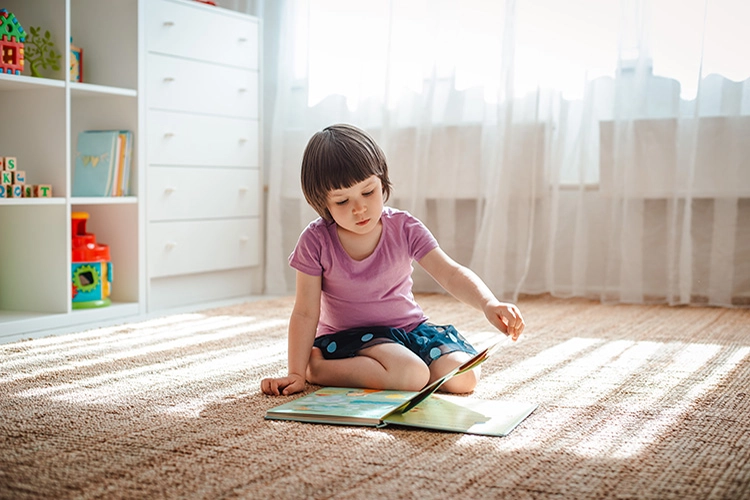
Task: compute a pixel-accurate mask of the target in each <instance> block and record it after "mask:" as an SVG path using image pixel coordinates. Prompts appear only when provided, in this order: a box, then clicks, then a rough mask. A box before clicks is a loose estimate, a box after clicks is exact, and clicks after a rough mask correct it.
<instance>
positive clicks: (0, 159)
mask: <svg viewBox="0 0 750 500" xmlns="http://www.w3.org/2000/svg"><path fill="white" fill-rule="evenodd" d="M3 170H5V157H4V156H0V171H3Z"/></svg>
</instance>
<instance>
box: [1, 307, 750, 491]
mask: <svg viewBox="0 0 750 500" xmlns="http://www.w3.org/2000/svg"><path fill="white" fill-rule="evenodd" d="M419 300H420V302H421V303H422V304H423V306H424V307H425V309H426V311H427V312H428V314H429V315H430V316H431V319H432V320H433V321H435V322H450V323H453V324H455V325H456V326H457V327H458V328H459V330H461V331H462V332H463V333H464V334H465V335H466V336H467V337H468V338H469V339H470V340H472V341H474V343H475V344H478V345H480V346H481V345H483V344H486V343H487V342H488V341H489V339H490V336H491V332H490V328H489V326H488V323H486V321H485V320H484V318H483V317H481V315H480V314H478V313H477V312H475V311H473V310H471V309H469V308H467V307H465V306H463V305H461V304H458V303H457V302H455V301H454V300H453V299H451V298H448V297H444V296H441V295H423V296H419ZM519 304H520V306H521V308H522V311H523V312H524V314H525V318H526V320H527V328H526V333H525V336H524V337H523V338H522V340H521V341H519V342H518V343H516V344H509V345H506V346H504V347H503V348H502V349H501V350H500V351H499V352H498V353H496V354H495V355H494V356H493V357H492V358H491V359H490V360H489V361H487V362H486V363H485V365H484V367H483V378H482V381H481V382H480V385H479V387H478V389H477V391H476V392H475V395H476V396H477V397H481V398H514V399H523V400H529V401H535V402H538V403H539V404H540V406H539V408H538V409H537V411H536V412H535V413H533V414H532V415H531V416H530V417H529V418H528V419H527V420H526V421H525V422H523V423H522V424H521V425H520V426H519V427H518V428H517V429H516V430H515V431H513V433H511V434H510V435H509V436H507V437H505V438H496V437H481V436H470V435H464V434H451V433H438V432H429V431H422V430H417V429H400V428H387V429H382V430H378V429H368V428H357V427H336V426H327V425H314V424H302V423H296V422H282V421H266V420H264V419H263V415H264V413H265V411H266V409H268V408H269V407H271V406H275V405H277V404H280V403H281V402H283V401H286V400H289V398H273V397H267V396H264V395H262V394H260V393H259V390H258V387H259V382H260V379H261V378H262V377H266V376H269V375H278V374H281V373H283V372H284V371H285V365H286V361H285V352H286V325H287V321H288V316H289V313H290V310H291V306H292V300H291V299H290V298H283V299H276V300H269V301H261V302H251V303H246V304H240V305H235V306H231V307H225V308H221V309H214V310H210V311H205V312H201V313H196V314H182V315H174V316H168V317H164V318H160V319H154V320H149V321H146V322H142V323H138V324H129V325H124V326H120V327H112V328H104V329H98V330H92V331H87V332H82V333H79V334H70V335H64V336H58V337H49V338H45V339H39V340H34V341H27V342H19V343H15V344H8V345H3V346H0V497H1V498H8V499H11V498H12V499H24V498H84V499H89V498H148V499H152V498H207V499H215V498H264V499H265V498H283V499H295V498H341V499H344V498H345V499H351V498H355V499H356V498H362V499H370V498H386V499H387V498H415V499H421V498H514V499H524V498H565V499H585V498H592V499H599V498H615V497H616V498H653V499H665V498H675V499H684V498H696V499H705V498H724V499H740V498H750V394H749V392H750V391H749V390H748V389H749V386H750V310H747V309H744V310H733V309H719V308H686V307H666V306H628V305H618V306H610V305H600V304H598V303H595V302H590V301H586V300H559V299H553V298H550V297H529V298H525V299H523V300H522V301H520V303H519ZM311 389H313V387H308V390H311Z"/></svg>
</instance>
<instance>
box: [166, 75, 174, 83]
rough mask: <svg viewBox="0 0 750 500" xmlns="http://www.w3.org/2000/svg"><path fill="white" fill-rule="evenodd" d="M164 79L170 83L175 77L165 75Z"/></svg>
mask: <svg viewBox="0 0 750 500" xmlns="http://www.w3.org/2000/svg"><path fill="white" fill-rule="evenodd" d="M164 81H165V82H167V83H169V82H173V81H174V78H172V77H171V76H165V77H164Z"/></svg>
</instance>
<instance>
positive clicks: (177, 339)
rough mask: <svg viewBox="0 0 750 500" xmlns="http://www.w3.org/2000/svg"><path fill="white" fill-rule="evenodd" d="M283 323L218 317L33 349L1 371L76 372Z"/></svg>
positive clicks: (17, 375) (20, 374)
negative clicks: (70, 345) (63, 346)
mask: <svg viewBox="0 0 750 500" xmlns="http://www.w3.org/2000/svg"><path fill="white" fill-rule="evenodd" d="M284 324H285V321H284V320H268V321H257V320H254V318H242V317H231V316H225V317H222V316H217V317H211V318H206V319H205V321H199V322H198V323H188V324H187V325H182V324H180V325H179V328H175V327H174V326H173V325H170V326H168V327H165V328H166V329H165V330H162V329H156V330H150V329H147V330H148V334H147V335H146V334H143V333H141V334H139V335H134V336H130V335H110V336H105V337H104V338H103V339H102V341H101V342H97V343H95V344H93V345H91V346H87V347H75V348H72V349H58V350H57V351H56V352H54V353H49V354H40V355H37V354H36V353H35V352H34V350H33V349H30V350H27V351H26V352H25V353H24V354H25V355H24V356H23V357H16V358H15V359H9V360H8V361H6V362H3V363H2V364H0V370H2V371H5V370H9V371H11V372H12V373H9V374H7V375H4V376H0V382H12V381H16V380H20V379H24V378H33V377H37V376H40V375H44V374H47V373H52V372H60V371H65V370H77V369H80V368H84V367H90V366H93V365H98V364H103V363H111V362H113V361H119V360H124V359H127V358H135V357H138V356H145V355H153V354H156V353H160V352H167V351H171V350H175V349H183V348H186V347H195V346H198V345H200V344H204V343H208V342H216V341H219V340H225V339H228V338H231V337H235V336H237V335H242V334H245V333H248V332H253V331H258V330H262V329H267V328H273V327H277V326H281V325H284Z"/></svg>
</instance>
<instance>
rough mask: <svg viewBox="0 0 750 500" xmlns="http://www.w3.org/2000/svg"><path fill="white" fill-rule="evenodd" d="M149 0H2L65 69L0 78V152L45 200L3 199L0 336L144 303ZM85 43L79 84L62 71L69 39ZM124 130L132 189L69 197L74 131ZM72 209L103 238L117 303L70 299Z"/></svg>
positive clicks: (77, 322)
mask: <svg viewBox="0 0 750 500" xmlns="http://www.w3.org/2000/svg"><path fill="white" fill-rule="evenodd" d="M144 1H145V0H6V1H5V2H3V5H2V6H1V7H3V8H5V9H7V10H8V11H9V12H11V13H13V14H14V15H15V16H16V18H17V19H18V21H19V23H20V24H21V25H22V26H23V27H24V29H25V30H26V31H27V32H29V31H30V28H31V26H39V27H41V28H42V29H43V30H49V31H50V33H51V34H52V40H53V41H54V43H55V48H56V50H57V51H58V52H59V53H60V54H61V56H62V61H61V62H62V65H61V66H62V68H61V69H60V70H59V71H49V72H46V73H45V74H44V77H43V78H34V77H31V76H28V75H29V74H30V73H29V69H28V66H29V64H28V62H27V64H26V67H25V69H24V74H23V75H18V76H16V75H7V74H2V75H0V107H2V109H3V119H2V120H0V155H3V156H15V157H16V158H17V159H18V169H19V170H23V171H25V172H26V176H27V179H28V183H30V184H51V185H52V190H53V198H50V199H35V198H30V199H3V200H0V263H2V264H0V265H1V266H2V267H1V269H2V272H0V343H5V342H10V341H14V340H19V339H23V338H31V337H38V336H42V335H47V334H49V333H51V332H53V331H55V330H63V329H73V328H75V329H80V328H81V327H84V326H86V325H88V324H91V325H101V324H105V323H108V322H110V323H111V322H118V321H127V320H129V319H132V318H135V317H138V316H139V315H142V314H143V313H144V312H145V266H144V261H145V257H144V250H143V249H144V225H143V221H144V213H145V212H144V210H145V208H144V203H143V200H142V193H143V188H142V183H143V175H142V174H141V170H142V167H141V165H142V161H141V160H140V158H141V157H142V154H141V152H140V148H139V140H140V137H139V128H141V124H140V123H139V121H140V120H141V118H140V114H139V99H141V97H140V96H139V92H138V89H139V83H140V81H139V74H140V66H141V58H140V56H139V45H142V41H141V40H142V34H141V33H140V31H139V29H138V27H139V25H142V22H143V21H142V19H140V16H142V15H143V14H142V12H143V7H142V6H143V4H144ZM71 37H72V39H73V41H74V43H75V44H76V45H77V46H79V47H82V48H83V50H84V56H83V60H84V64H83V76H84V82H85V83H75V82H70V81H69V80H68V71H67V68H69V67H70V53H69V50H68V47H69V44H68V42H69V40H70V39H71ZM110 128H117V129H128V130H132V131H133V133H134V136H135V144H134V154H133V165H132V174H131V175H132V176H133V177H132V178H131V189H132V191H133V193H132V195H131V196H126V197H121V198H74V197H71V195H70V193H71V174H72V171H73V169H72V165H74V155H75V151H76V144H75V142H76V139H77V136H78V133H79V132H80V131H82V130H88V129H110ZM72 211H85V212H89V214H90V219H89V221H88V224H87V231H88V232H90V233H94V234H96V238H97V241H98V242H100V243H105V244H107V245H109V247H110V252H111V260H112V264H113V267H114V279H113V283H112V295H111V298H112V302H113V303H112V305H111V306H109V307H103V308H99V309H88V310H73V309H72V307H71V300H72V297H71V267H70V264H71V262H70V261H71V235H70V232H71V223H70V214H71V212H72Z"/></svg>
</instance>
